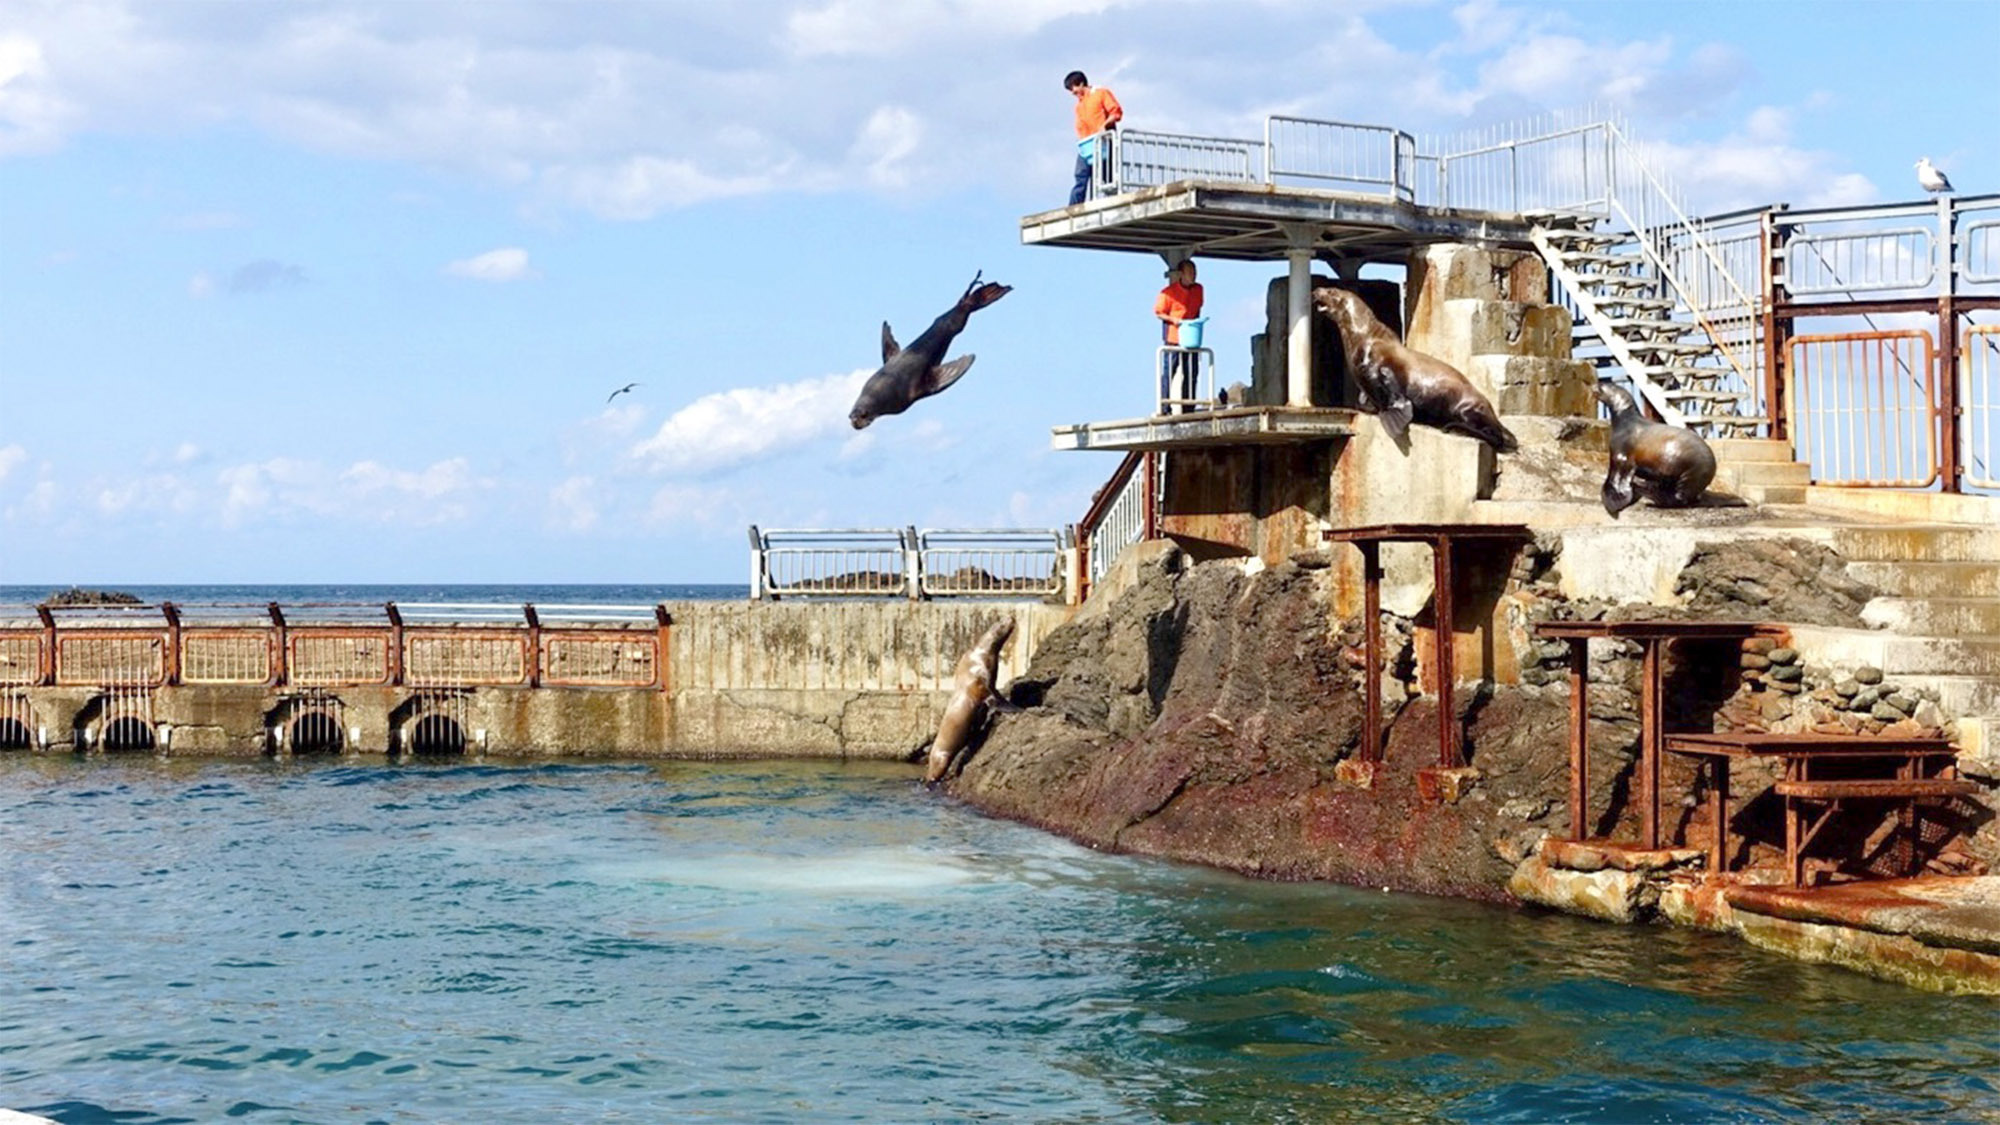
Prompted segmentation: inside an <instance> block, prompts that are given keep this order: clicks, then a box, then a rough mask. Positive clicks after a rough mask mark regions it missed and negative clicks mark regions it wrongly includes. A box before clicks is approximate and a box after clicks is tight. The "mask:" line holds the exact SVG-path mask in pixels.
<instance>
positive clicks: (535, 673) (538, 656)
mask: <svg viewBox="0 0 2000 1125" xmlns="http://www.w3.org/2000/svg"><path fill="white" fill-rule="evenodd" d="M521 616H522V618H524V619H525V620H526V621H527V622H528V686H529V687H531V688H538V687H541V686H542V618H541V615H539V614H537V613H536V612H535V603H533V602H526V603H523V604H522V606H521Z"/></svg>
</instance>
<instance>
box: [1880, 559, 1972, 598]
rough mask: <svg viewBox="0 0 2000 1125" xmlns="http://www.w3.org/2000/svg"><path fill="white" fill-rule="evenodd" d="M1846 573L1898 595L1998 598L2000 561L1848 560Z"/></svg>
mask: <svg viewBox="0 0 2000 1125" xmlns="http://www.w3.org/2000/svg"><path fill="white" fill-rule="evenodd" d="M1847 570H1848V573H1850V574H1852V575H1854V577H1856V578H1859V579H1861V580H1862V581H1863V582H1866V583H1868V584H1869V585H1871V586H1873V587H1875V588H1876V589H1878V590H1880V591H1882V592H1883V594H1884V595H1887V596H1890V597H1898V598H2000V563H1988V562H1915V561H1910V560H1904V559H1897V560H1894V561H1889V560H1872V561H1870V560H1863V561H1858V562H1849V563H1848V564H1847Z"/></svg>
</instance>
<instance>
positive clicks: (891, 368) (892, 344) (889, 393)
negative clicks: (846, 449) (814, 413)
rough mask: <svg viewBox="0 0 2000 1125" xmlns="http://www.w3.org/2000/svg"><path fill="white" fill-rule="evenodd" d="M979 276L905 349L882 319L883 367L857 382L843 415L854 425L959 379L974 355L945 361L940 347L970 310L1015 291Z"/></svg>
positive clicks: (901, 407)
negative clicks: (851, 403) (856, 395)
mask: <svg viewBox="0 0 2000 1125" xmlns="http://www.w3.org/2000/svg"><path fill="white" fill-rule="evenodd" d="M982 276H984V275H983V274H974V275H973V276H972V284H970V285H968V286H966V287H965V293H964V295H963V296H961V297H959V299H958V303H957V304H955V305H953V306H952V307H951V308H950V309H948V310H946V311H945V313H944V315H943V316H940V317H938V318H937V319H936V320H934V321H932V322H931V326H930V327H929V328H926V329H924V334H923V335H921V336H919V337H917V338H916V339H915V340H913V341H911V342H910V346H909V347H907V348H899V347H897V346H896V334H895V333H894V332H892V331H890V329H889V322H888V321H886V320H885V321H883V322H882V366H881V367H880V368H879V369H877V370H876V372H875V374H873V375H870V376H869V377H868V381H867V382H866V383H864V384H862V386H861V395H860V397H859V398H856V399H855V400H854V409H852V410H850V411H848V412H847V420H848V421H849V422H850V423H852V424H853V426H854V428H855V429H857V430H859V429H863V428H865V427H866V426H867V425H868V423H870V422H873V421H874V420H875V419H877V418H880V417H881V416H882V415H884V414H901V413H902V412H903V411H905V410H908V409H909V408H910V404H912V403H914V402H916V401H917V400H918V399H920V398H926V397H929V396H930V395H934V394H937V393H938V392H939V391H942V390H944V389H945V388H946V387H949V386H951V385H952V384H953V383H956V382H958V380H959V377H960V376H962V375H964V374H965V372H966V369H967V368H970V367H971V366H972V360H973V358H974V357H972V356H970V355H962V356H959V357H958V358H957V359H954V360H952V361H951V362H950V363H946V362H945V361H944V353H945V349H946V348H949V347H951V342H952V340H953V339H954V338H956V337H957V336H958V334H959V333H960V332H963V331H965V322H966V320H967V319H968V318H970V317H971V316H972V314H973V313H975V312H977V311H978V310H980V309H983V308H985V307H986V306H988V305H990V304H992V303H993V302H995V301H997V300H999V299H1000V298H1002V297H1005V296H1006V295H1007V294H1009V293H1011V292H1013V291H1014V287H1013V286H1011V285H1001V284H1000V283H998V282H994V281H989V282H987V283H986V284H984V285H981V284H980V283H979V279H980V277H982Z"/></svg>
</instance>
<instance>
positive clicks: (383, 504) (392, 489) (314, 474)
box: [216, 457, 493, 527]
mask: <svg viewBox="0 0 2000 1125" xmlns="http://www.w3.org/2000/svg"><path fill="white" fill-rule="evenodd" d="M216 481H217V482H218V483H219V484H221V485H222V487H223V490H224V491H223V495H222V497H221V500H220V508H221V519H222V523H223V525H224V526H225V527H236V526H239V525H241V524H243V523H245V522H247V521H249V520H252V519H285V518H294V517H297V516H298V515H301V514H305V515H318V516H327V517H334V518H339V519H342V520H348V521H355V522H368V523H395V524H407V525H413V526H423V525H429V524H437V523H449V522H456V521H461V520H464V519H466V518H468V517H469V516H470V515H471V514H472V508H471V503H470V501H471V498H472V497H473V495H474V494H476V493H478V492H481V491H484V490H486V489H489V488H491V487H492V486H493V482H492V481H491V480H489V479H486V478H483V477H479V476H476V475H475V474H474V473H473V472H472V468H471V465H470V463H469V462H468V461H467V460H466V459H465V458H463V457H453V458H450V459H447V460H443V461H437V462H434V463H432V464H430V465H428V466H426V467H424V468H422V469H414V470H412V469H398V468H394V467H392V466H388V465H384V464H382V463H380V462H378V461H357V462H355V463H354V464H353V465H350V466H348V467H347V468H346V469H343V470H339V471H335V470H332V469H329V468H327V467H326V466H324V465H321V464H319V463H317V462H313V461H300V460H296V459H293V458H289V457H274V458H271V459H269V460H266V461H258V462H251V463H247V464H242V465H233V466H230V467H229V468H226V469H223V470H221V471H220V472H218V473H217V474H216Z"/></svg>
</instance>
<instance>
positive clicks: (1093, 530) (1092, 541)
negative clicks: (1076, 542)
mask: <svg viewBox="0 0 2000 1125" xmlns="http://www.w3.org/2000/svg"><path fill="white" fill-rule="evenodd" d="M1165 460H1166V459H1165V458H1163V457H1153V458H1142V459H1141V461H1140V464H1139V466H1138V468H1137V470H1136V471H1135V472H1133V473H1131V474H1130V475H1129V476H1127V477H1126V478H1125V480H1124V481H1123V482H1122V483H1121V484H1120V485H1119V488H1118V492H1117V494H1116V495H1115V496H1113V497H1112V499H1111V502H1110V503H1109V504H1108V505H1105V506H1104V508H1103V509H1102V512H1103V514H1102V515H1100V516H1099V517H1098V519H1097V521H1096V522H1095V523H1094V524H1092V525H1091V526H1089V527H1087V528H1084V529H1083V534H1084V536H1085V537H1086V545H1085V550H1086V554H1087V555H1088V556H1089V560H1090V565H1089V584H1090V585H1092V586H1095V585H1096V584H1097V583H1098V581H1099V580H1100V579H1102V578H1103V577H1104V575H1105V574H1106V573H1107V572H1109V571H1110V569H1111V565H1112V564H1113V563H1115V562H1117V561H1118V556H1119V555H1120V554H1123V553H1124V551H1125V548H1127V547H1130V546H1131V545H1132V544H1134V543H1137V542H1139V541H1140V540H1142V539H1144V538H1145V537H1146V524H1147V519H1146V504H1147V501H1148V500H1149V499H1150V498H1151V497H1152V496H1155V495H1157V492H1156V491H1155V489H1154V484H1155V482H1152V481H1149V480H1148V479H1147V472H1148V470H1149V469H1150V468H1151V467H1152V466H1153V465H1154V464H1160V465H1162V466H1163V465H1164V463H1165Z"/></svg>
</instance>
